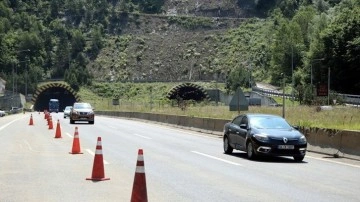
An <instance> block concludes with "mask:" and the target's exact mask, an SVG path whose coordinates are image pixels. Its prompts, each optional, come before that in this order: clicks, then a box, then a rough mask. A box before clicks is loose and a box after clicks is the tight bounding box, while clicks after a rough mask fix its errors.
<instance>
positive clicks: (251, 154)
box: [246, 141, 256, 159]
mask: <svg viewBox="0 0 360 202" xmlns="http://www.w3.org/2000/svg"><path fill="white" fill-rule="evenodd" d="M246 153H247V157H248V159H255V158H256V154H255V151H254V145H253V143H252V142H251V141H249V142H248V143H247V146H246Z"/></svg>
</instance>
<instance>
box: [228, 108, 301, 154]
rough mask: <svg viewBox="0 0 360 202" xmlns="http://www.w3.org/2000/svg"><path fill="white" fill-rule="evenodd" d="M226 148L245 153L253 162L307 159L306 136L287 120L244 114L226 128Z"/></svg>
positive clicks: (274, 116)
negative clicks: (274, 158) (262, 158)
mask: <svg viewBox="0 0 360 202" xmlns="http://www.w3.org/2000/svg"><path fill="white" fill-rule="evenodd" d="M223 148H224V152H225V153H226V154H231V153H232V151H233V149H237V150H241V151H245V152H246V153H247V157H248V158H249V159H254V158H256V157H257V156H260V155H262V156H292V157H293V158H294V160H295V161H302V160H303V159H304V157H305V153H306V148H307V141H306V138H305V136H304V135H303V134H302V133H300V132H299V131H298V130H296V129H295V128H294V127H292V126H291V125H290V124H289V123H288V122H287V121H286V120H285V119H284V118H282V117H280V116H276V115H270V114H242V115H238V116H237V117H235V118H234V119H233V120H232V121H231V122H229V123H226V124H225V126H224V136H223Z"/></svg>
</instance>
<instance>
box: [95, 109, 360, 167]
mask: <svg viewBox="0 0 360 202" xmlns="http://www.w3.org/2000/svg"><path fill="white" fill-rule="evenodd" d="M96 114H97V115H105V116H116V117H125V118H132V119H143V120H148V121H156V122H161V123H166V124H172V125H176V126H180V127H187V128H190V129H192V130H196V131H199V132H206V133H210V134H214V135H217V136H222V132H223V127H224V125H225V123H227V122H229V121H230V120H226V119H212V118H200V117H190V116H177V115H168V114H152V113H140V112H114V111H96ZM299 130H300V131H301V132H302V133H303V134H304V135H305V136H306V138H307V140H308V150H309V151H313V152H319V153H324V154H329V155H333V156H334V157H347V158H353V159H358V160H360V131H349V130H335V129H321V128H305V127H301V128H300V129H299Z"/></svg>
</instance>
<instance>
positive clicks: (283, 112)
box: [281, 73, 285, 118]
mask: <svg viewBox="0 0 360 202" xmlns="http://www.w3.org/2000/svg"><path fill="white" fill-rule="evenodd" d="M281 75H282V77H283V78H282V79H283V82H282V88H283V104H282V117H283V118H285V74H284V73H281Z"/></svg>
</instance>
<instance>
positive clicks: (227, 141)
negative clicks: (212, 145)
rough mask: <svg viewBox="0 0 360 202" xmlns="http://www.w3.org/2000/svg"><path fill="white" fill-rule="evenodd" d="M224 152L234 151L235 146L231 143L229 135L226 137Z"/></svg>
mask: <svg viewBox="0 0 360 202" xmlns="http://www.w3.org/2000/svg"><path fill="white" fill-rule="evenodd" d="M224 152H225V154H231V153H232V152H233V148H232V147H231V146H230V144H229V138H228V137H227V136H225V137H224Z"/></svg>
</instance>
